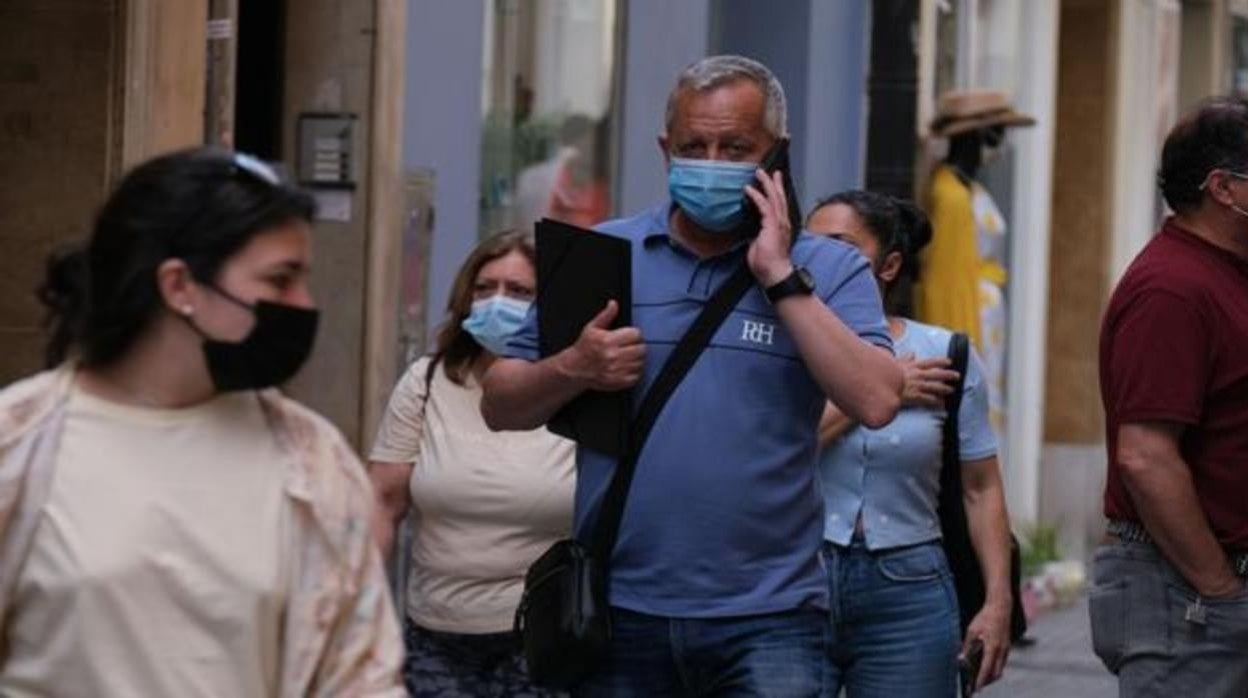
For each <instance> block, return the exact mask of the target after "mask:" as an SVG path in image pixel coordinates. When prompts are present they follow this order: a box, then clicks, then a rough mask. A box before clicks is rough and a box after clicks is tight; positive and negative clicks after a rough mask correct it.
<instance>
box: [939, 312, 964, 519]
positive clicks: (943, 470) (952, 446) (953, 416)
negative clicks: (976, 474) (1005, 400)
mask: <svg viewBox="0 0 1248 698" xmlns="http://www.w3.org/2000/svg"><path fill="white" fill-rule="evenodd" d="M970 355H971V343H970V339H969V338H968V337H967V336H966V334H965V333H963V332H955V333H953V336H952V337H950V338H949V352H948V356H949V361H950V363H951V364H952V365H951V366H950V368H951V369H952V370H953V371H956V372H957V374H958V379H957V381H956V382H955V383H954V386H953V392H952V393H950V394H949V396H948V397H946V398H945V426H944V429H943V431H942V436H943V439H942V441H943V446H942V448H941V456H942V460H941V467H940V506H941V509H943V510H945V511H950V512H953V511H963V510H964V509H965V506H966V505H965V504H964V503H963V502H962V454H961V448H960V444H959V439H958V413H959V412H960V411H961V409H962V390H963V388H964V387H965V386H966V368H967V364H968V363H969V362H970Z"/></svg>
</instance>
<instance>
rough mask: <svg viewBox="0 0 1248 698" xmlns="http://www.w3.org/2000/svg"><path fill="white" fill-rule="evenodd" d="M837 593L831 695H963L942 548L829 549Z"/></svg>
mask: <svg viewBox="0 0 1248 698" xmlns="http://www.w3.org/2000/svg"><path fill="white" fill-rule="evenodd" d="M824 552H825V560H826V564H827V567H828V587H829V591H830V593H831V598H830V603H831V607H832V611H831V614H830V624H829V627H830V635H829V639H828V662H827V670H828V675H827V677H826V678H825V679H824V695H825V696H836V695H837V694H838V692H839V691H840V690H841V688H842V687H843V688H844V689H845V692H846V694H847V695H848V697H849V698H876V697H877V696H878V697H880V698H885V697H888V698H893V697H894V696H906V698H928V697H930V698H947V697H948V696H955V695H957V690H958V664H957V663H958V651H959V649H960V647H961V626H960V623H959V619H958V601H957V598H958V597H957V593H956V591H955V590H954V587H953V576H952V574H951V573H950V572H949V563H948V561H947V560H946V559H945V552H944V550H943V549H942V548H941V547H940V543H939V542H933V543H923V544H919V545H914V546H908V547H905V548H895V549H892V550H884V551H878V552H871V551H868V550H867V548H866V546H865V545H863V544H862V543H861V542H860V541H854V542H853V543H851V544H850V545H849V547H841V546H838V545H832V544H830V543H829V544H827V545H826V546H825V548H824Z"/></svg>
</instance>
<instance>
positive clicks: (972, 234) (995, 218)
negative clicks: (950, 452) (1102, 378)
mask: <svg viewBox="0 0 1248 698" xmlns="http://www.w3.org/2000/svg"><path fill="white" fill-rule="evenodd" d="M1033 124H1035V119H1033V118H1032V117H1030V116H1028V115H1026V114H1022V113H1019V112H1018V111H1016V110H1015V109H1014V107H1013V106H1012V105H1011V104H1010V101H1009V99H1008V98H1007V97H1006V96H1005V94H1004V93H1002V92H997V91H994V90H954V91H951V92H947V93H945V94H944V95H942V96H941V98H940V102H939V105H938V107H937V114H936V118H935V119H933V120H932V123H931V126H930V129H931V136H932V137H933V138H947V139H949V153H948V155H947V156H946V157H945V159H944V161H943V162H941V163H940V164H939V165H938V166H937V167H936V169H935V171H934V172H933V173H932V177H931V183H930V185H929V188H928V193H927V201H926V205H927V209H928V213H929V215H930V216H931V221H932V231H933V232H932V242H931V244H930V245H928V246H927V249H926V250H924V252H923V255H922V259H921V264H922V267H923V279H922V280H921V281H920V282H918V283H916V284H915V289H914V310H915V317H917V318H918V319H919V320H921V321H922V322H926V323H929V324H933V325H939V326H941V327H946V328H948V329H951V330H954V331H957V332H966V333H967V334H968V335H970V337H971V340H972V341H973V342H974V344H975V348H976V349H977V350H978V351H979V354H980V356H981V357H983V361H984V369H985V378H986V379H987V381H986V382H987V383H988V386H989V415H990V417H991V421H992V424H993V427H994V428H995V429H996V431H997V433H998V434H1000V433H1002V431H1003V428H1004V424H1005V410H1004V407H1005V404H1004V401H1005V334H1006V326H1007V325H1006V322H1007V315H1006V308H1005V297H1004V290H1005V281H1006V272H1005V261H1006V254H1007V245H1006V237H1005V233H1006V222H1005V219H1004V217H1003V216H1002V215H1001V210H1000V209H999V208H998V207H997V205H996V203H995V202H994V201H993V200H992V196H991V195H989V193H988V190H987V189H985V188H984V187H983V186H982V185H980V184H979V182H977V181H976V180H975V176H976V174H977V172H978V171H979V168H980V167H981V166H982V165H984V164H985V163H987V162H989V161H990V160H991V159H992V158H993V157H994V156H995V155H996V153H997V151H999V149H1000V148H1001V146H1002V144H1003V142H1004V140H1005V131H1006V129H1007V128H1012V127H1019V126H1031V125H1033Z"/></svg>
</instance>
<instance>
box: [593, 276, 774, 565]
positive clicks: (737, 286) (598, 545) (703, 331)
mask: <svg viewBox="0 0 1248 698" xmlns="http://www.w3.org/2000/svg"><path fill="white" fill-rule="evenodd" d="M753 285H754V275H753V274H752V273H751V272H750V268H749V266H748V265H747V264H746V263H745V259H742V260H741V266H740V267H738V268H737V270H736V271H735V272H734V273H733V275H732V276H730V277H729V278H728V279H727V280H726V281H724V282H723V283H722V284H721V285H720V287H719V289H718V290H716V291H715V295H714V296H712V297H711V298H710V300H708V301H707V302H706V305H705V306H703V308H702V312H701V313H699V314H698V317H697V319H696V320H694V321H693V324H692V325H690V326H689V329H688V330H687V331H686V332H685V334H684V336H683V337H681V338H680V342H678V343H677V344H676V348H675V349H673V350H672V353H671V355H670V356H668V358H667V361H665V362H664V363H663V368H662V369H660V370H659V375H658V376H657V377H656V378H655V379H654V383H653V384H652V385H651V386H650V389H649V390H648V391H646V395H645V397H644V398H643V399H642V401H641V407H639V408H638V410H637V414H636V416H635V417H633V422H632V424H631V425H630V428H629V434H628V444H627V446H626V448H625V449H624V453H623V455H621V456H620V461H619V463H618V464H617V465H616V466H615V471H614V473H613V474H612V476H611V484H610V485H609V486H608V487H607V493H606V495H605V496H604V497H603V500H602V505H601V506H600V507H599V510H598V518H597V520H596V522H595V524H594V533H593V538H592V540H591V542H590V551H591V552H592V554H593V555H594V556H595V557H596V558H597V559H598V560H601V561H602V563H603V564H604V565H605V564H606V563H607V561H609V560H610V559H611V553H612V551H614V550H615V539H616V536H618V535H619V532H620V520H621V519H622V518H623V516H624V503H625V500H626V499H627V497H628V490H629V487H631V485H632V483H633V473H634V472H636V469H637V458H638V457H639V456H640V455H641V449H642V447H643V446H645V443H646V439H647V438H648V437H649V436H650V430H651V429H652V428H653V427H654V423H655V422H656V421H658V418H659V414H660V413H661V412H662V411H663V406H664V405H666V404H667V400H668V398H670V397H671V396H672V393H674V392H676V387H677V386H678V385H680V382H681V380H683V379H684V377H685V374H687V373H688V372H689V369H690V368H692V367H693V364H694V362H696V361H697V360H698V356H700V355H701V354H702V350H703V349H704V348H706V345H707V344H708V343H709V342H710V341H711V336H712V335H714V334H715V331H716V330H717V329H719V326H720V325H721V324H723V322H724V319H725V318H726V317H728V313H730V312H732V309H733V308H735V307H736V305H737V302H738V301H740V300H741V297H742V296H744V295H745V292H746V291H748V290H749V289H750V287H751V286H753ZM604 577H609V575H604ZM604 582H605V580H604Z"/></svg>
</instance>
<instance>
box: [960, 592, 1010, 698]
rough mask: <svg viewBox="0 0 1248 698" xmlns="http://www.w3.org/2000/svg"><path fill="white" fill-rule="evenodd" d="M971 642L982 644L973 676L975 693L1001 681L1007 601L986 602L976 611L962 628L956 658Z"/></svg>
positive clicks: (1007, 633)
mask: <svg viewBox="0 0 1248 698" xmlns="http://www.w3.org/2000/svg"><path fill="white" fill-rule="evenodd" d="M975 640H979V641H980V642H982V643H983V645H984V660H983V661H982V662H981V663H980V665H979V676H977V677H975V690H976V691H978V690H980V689H981V688H983V687H984V686H987V685H988V684H990V683H992V682H993V681H996V680H997V679H999V678H1001V673H1002V672H1004V671H1005V660H1006V658H1007V657H1009V655H1010V603H1009V600H1008V599H1007V600H1005V601H1004V602H1001V601H991V600H990V601H988V602H986V603H985V604H984V607H983V608H981V609H979V613H977V614H975V618H973V619H972V620H971V624H970V626H968V627H967V629H966V637H965V638H964V639H963V640H962V653H961V655H960V656H965V655H966V653H967V652H968V651H969V650H970V648H971V645H972V644H974V643H975Z"/></svg>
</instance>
